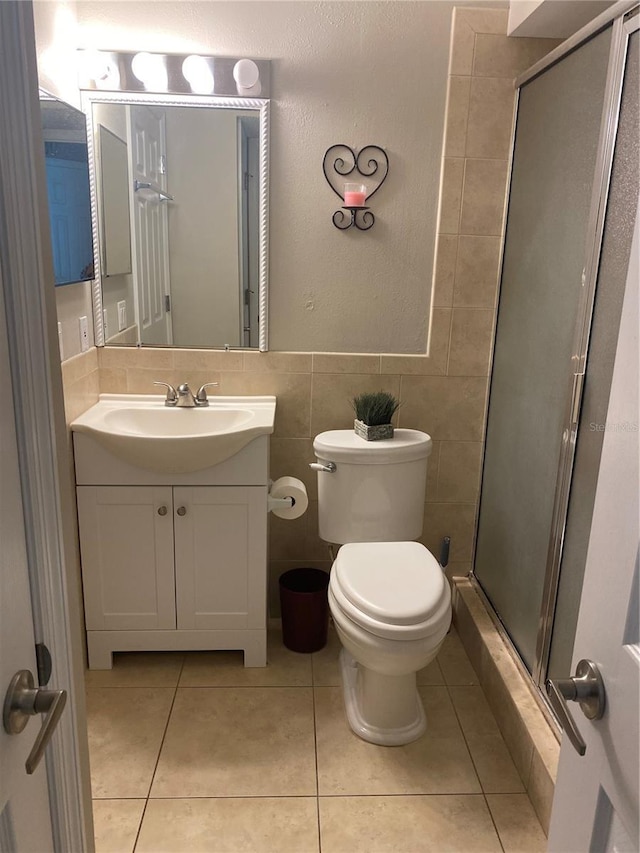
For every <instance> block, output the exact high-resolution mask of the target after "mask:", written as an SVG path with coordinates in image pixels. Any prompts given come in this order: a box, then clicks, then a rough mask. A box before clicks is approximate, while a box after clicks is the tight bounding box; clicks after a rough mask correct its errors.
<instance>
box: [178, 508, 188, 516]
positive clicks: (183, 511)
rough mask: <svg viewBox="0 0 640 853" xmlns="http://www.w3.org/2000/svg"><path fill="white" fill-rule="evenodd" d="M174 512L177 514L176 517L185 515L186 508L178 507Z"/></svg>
mask: <svg viewBox="0 0 640 853" xmlns="http://www.w3.org/2000/svg"><path fill="white" fill-rule="evenodd" d="M176 512H177V513H178V515H186V514H187V508H186V507H184V506H179V507H178V509H177V510H176Z"/></svg>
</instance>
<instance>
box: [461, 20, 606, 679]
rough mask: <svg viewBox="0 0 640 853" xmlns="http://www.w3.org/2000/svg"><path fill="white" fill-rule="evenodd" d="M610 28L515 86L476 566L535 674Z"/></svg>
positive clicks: (580, 294) (479, 579)
mask: <svg viewBox="0 0 640 853" xmlns="http://www.w3.org/2000/svg"><path fill="white" fill-rule="evenodd" d="M611 37H612V27H611V26H609V27H608V28H607V29H605V30H603V31H602V32H600V33H598V34H597V35H595V36H593V37H592V38H591V39H589V41H587V42H585V43H584V44H582V45H580V46H579V47H578V48H577V49H576V50H574V51H573V52H571V53H569V54H567V55H566V56H565V57H563V58H562V59H561V60H560V61H559V62H558V63H556V64H555V65H552V66H551V67H550V68H548V69H547V70H545V71H544V72H543V73H542V74H540V75H539V76H538V77H536V78H534V79H533V80H531V81H529V82H527V83H526V84H525V85H524V86H523V87H522V88H521V90H520V95H519V104H518V118H517V127H516V135H515V144H514V152H513V172H512V180H511V190H510V195H509V209H508V216H507V226H506V233H505V245H504V261H503V269H502V279H501V289H500V303H499V308H498V320H497V331H496V342H495V352H494V362H493V372H492V377H491V391H490V398H489V414H488V420H487V437H486V448H485V461H484V471H483V480H482V493H481V497H480V512H479V521H478V534H477V544H476V555H475V566H474V572H475V575H476V577H477V579H478V582H479V583H480V585H481V586H482V589H483V590H484V592H485V593H486V595H487V596H488V597H489V599H490V601H491V603H492V605H493V607H494V609H495V611H496V613H497V614H498V616H499V617H500V619H501V620H502V622H503V623H504V625H505V628H506V629H507V631H508V633H509V636H510V637H511V639H512V640H513V642H514V645H515V646H516V648H517V650H518V652H519V653H520V656H521V657H522V659H523V661H524V663H525V664H526V666H527V668H528V669H529V671H530V672H532V674H533V675H534V678H537V673H536V670H537V669H538V665H539V663H540V658H539V655H538V637H539V629H540V621H541V620H540V612H541V609H542V604H543V599H544V591H545V577H546V568H547V562H548V554H549V541H550V538H551V535H552V532H553V523H554V512H555V508H554V495H555V491H556V482H557V479H558V469H559V466H560V462H561V453H562V452H563V434H564V431H565V429H566V426H567V423H566V418H567V416H566V411H567V407H568V402H569V398H570V394H571V384H570V382H571V379H572V375H573V373H574V371H575V366H574V360H573V356H574V353H575V344H574V330H575V328H576V321H577V319H578V318H579V316H580V307H581V305H582V300H583V298H584V296H583V290H584V287H583V274H584V269H585V245H587V240H588V238H589V234H590V232H589V228H590V222H589V211H590V203H591V195H592V186H593V181H594V173H595V169H596V162H597V157H598V144H599V139H600V128H601V122H602V113H603V104H604V103H605V98H606V81H607V71H608V67H609V55H610V48H611Z"/></svg>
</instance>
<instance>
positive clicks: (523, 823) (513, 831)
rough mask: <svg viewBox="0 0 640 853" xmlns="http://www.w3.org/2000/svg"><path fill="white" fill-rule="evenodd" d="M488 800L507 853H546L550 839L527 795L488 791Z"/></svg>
mask: <svg viewBox="0 0 640 853" xmlns="http://www.w3.org/2000/svg"><path fill="white" fill-rule="evenodd" d="M487 802H488V803H489V808H490V809H491V814H492V815H493V820H494V821H495V825H496V828H497V830H498V835H499V836H500V841H502V846H503V847H504V850H505V853H543V851H544V850H546V849H547V839H546V838H545V835H544V832H543V831H542V827H541V826H540V822H539V821H538V818H537V817H536V814H535V812H534V810H533V806H532V805H531V803H530V802H529V798H528V797H527V795H526V794H489V796H488V797H487Z"/></svg>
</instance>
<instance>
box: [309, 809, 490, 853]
mask: <svg viewBox="0 0 640 853" xmlns="http://www.w3.org/2000/svg"><path fill="white" fill-rule="evenodd" d="M320 838H321V843H322V853H418V851H419V853H454V852H455V853H473V851H477V853H493V851H496V853H497V851H500V850H501V849H502V848H501V847H500V842H499V840H498V836H497V835H496V832H495V829H494V828H493V823H492V821H491V817H490V815H489V810H488V809H487V806H486V804H485V801H484V797H478V796H466V797H465V796H443V797H323V798H321V799H320Z"/></svg>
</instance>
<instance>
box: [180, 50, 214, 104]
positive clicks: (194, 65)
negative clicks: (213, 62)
mask: <svg viewBox="0 0 640 853" xmlns="http://www.w3.org/2000/svg"><path fill="white" fill-rule="evenodd" d="M182 73H183V74H184V76H185V79H186V80H187V81H188V82H189V85H190V86H191V90H192V91H193V92H195V93H196V94H198V95H210V94H211V93H212V92H213V87H214V79H213V74H212V73H211V68H210V67H209V63H208V62H207V60H206V59H204V57H202V56H197V55H196V54H192V55H191V56H187V58H186V59H185V61H184V62H183V63H182Z"/></svg>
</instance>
